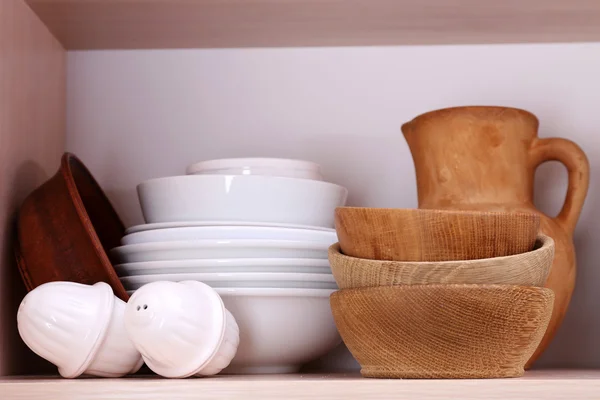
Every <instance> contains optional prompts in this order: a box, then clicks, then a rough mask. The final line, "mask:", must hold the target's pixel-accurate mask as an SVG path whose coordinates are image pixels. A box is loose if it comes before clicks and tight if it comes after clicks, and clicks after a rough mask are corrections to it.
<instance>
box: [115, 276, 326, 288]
mask: <svg viewBox="0 0 600 400" xmlns="http://www.w3.org/2000/svg"><path fill="white" fill-rule="evenodd" d="M159 281H171V282H180V281H198V282H203V283H206V284H207V285H209V286H211V287H235V288H239V287H248V288H308V289H336V288H337V285H336V283H335V279H334V278H333V275H331V274H302V273H277V272H214V273H206V274H201V273H192V274H156V275H137V276H128V277H124V278H121V283H123V286H125V289H127V290H136V289H139V288H140V287H142V286H144V285H146V284H148V283H152V282H159Z"/></svg>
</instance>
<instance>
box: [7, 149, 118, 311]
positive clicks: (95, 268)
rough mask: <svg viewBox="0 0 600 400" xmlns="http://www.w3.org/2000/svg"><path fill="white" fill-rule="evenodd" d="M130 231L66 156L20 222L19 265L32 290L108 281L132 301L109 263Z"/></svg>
mask: <svg viewBox="0 0 600 400" xmlns="http://www.w3.org/2000/svg"><path fill="white" fill-rule="evenodd" d="M124 234H125V227H124V226H123V223H122V222H121V220H120V219H119V216H118V215H117V213H116V212H115V210H114V209H113V207H112V206H111V204H110V202H109V201H108V199H107V198H106V196H105V195H104V192H103V191H102V189H101V188H100V186H98V183H96V181H95V180H94V178H93V177H92V175H91V174H90V172H89V171H88V170H87V168H86V167H85V166H84V165H83V164H82V163H81V161H79V159H77V157H75V156H74V155H72V154H69V153H65V154H64V155H63V157H62V161H61V166H60V169H59V170H58V172H57V173H56V175H54V176H53V177H52V178H50V179H49V180H48V181H47V182H46V183H44V184H43V185H42V186H40V187H39V188H37V189H36V190H35V191H33V193H31V194H30V195H29V196H28V197H27V198H26V199H25V201H24V202H23V204H22V205H21V208H20V210H19V215H18V219H17V235H18V243H16V245H15V256H16V258H17V264H18V267H19V270H20V272H21V276H22V277H23V281H24V282H25V285H26V287H27V289H28V290H32V289H34V288H35V287H37V286H39V285H41V284H43V283H46V282H52V281H72V282H79V283H85V284H94V283H96V282H106V283H108V284H110V285H111V286H112V288H113V291H114V293H115V295H116V296H117V297H119V298H121V299H122V300H124V301H127V299H128V298H129V296H128V294H127V292H126V291H125V288H124V287H123V285H122V284H121V281H120V280H119V278H118V277H117V274H116V273H115V271H114V269H113V266H112V264H111V262H110V260H109V259H108V256H107V251H108V250H109V249H111V248H113V247H116V246H119V244H120V240H121V237H122V236H123V235H124Z"/></svg>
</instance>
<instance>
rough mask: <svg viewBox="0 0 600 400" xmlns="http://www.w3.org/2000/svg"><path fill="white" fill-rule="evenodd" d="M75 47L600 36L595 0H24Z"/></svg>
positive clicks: (514, 40) (554, 39)
mask: <svg viewBox="0 0 600 400" xmlns="http://www.w3.org/2000/svg"><path fill="white" fill-rule="evenodd" d="M27 2H28V4H29V5H30V6H31V8H32V9H33V10H34V11H35V12H36V13H37V14H38V15H39V16H40V17H41V19H42V20H43V21H44V22H45V23H46V24H47V25H48V27H49V28H50V30H51V31H52V32H53V33H54V34H55V35H56V37H57V38H59V40H60V41H61V42H62V43H63V45H64V46H66V47H67V48H68V49H132V48H193V47H272V46H283V47H290V46H348V45H350V46H360V45H398V44H437V43H439V44H447V43H521V42H573V41H598V40H600V4H599V3H598V2H594V1H589V0H570V1H564V0H507V1H500V2H499V1H480V0H452V1H447V0H346V1H337V0H314V1H307V0H278V1H272V0H102V1H99V0H27Z"/></svg>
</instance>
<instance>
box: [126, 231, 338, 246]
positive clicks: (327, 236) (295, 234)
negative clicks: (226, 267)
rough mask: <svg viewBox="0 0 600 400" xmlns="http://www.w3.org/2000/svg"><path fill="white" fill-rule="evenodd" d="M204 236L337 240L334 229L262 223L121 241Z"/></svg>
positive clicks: (327, 242)
mask: <svg viewBox="0 0 600 400" xmlns="http://www.w3.org/2000/svg"><path fill="white" fill-rule="evenodd" d="M204 239H270V240H302V241H307V242H317V243H322V244H323V245H325V246H327V247H329V246H331V245H332V244H334V243H335V242H337V235H336V234H335V232H324V231H315V230H308V229H289V228H270V227H259V226H203V227H188V228H167V229H159V230H155V231H145V232H137V233H132V234H129V235H126V236H123V238H122V239H121V244H123V245H127V244H138V243H152V242H172V241H182V240H204Z"/></svg>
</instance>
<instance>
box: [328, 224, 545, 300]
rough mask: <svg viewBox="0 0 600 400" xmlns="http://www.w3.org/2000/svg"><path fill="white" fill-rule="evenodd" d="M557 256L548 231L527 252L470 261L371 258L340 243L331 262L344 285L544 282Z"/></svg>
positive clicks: (522, 283)
mask: <svg viewBox="0 0 600 400" xmlns="http://www.w3.org/2000/svg"><path fill="white" fill-rule="evenodd" d="M553 259H554V240H552V238H550V237H549V236H545V235H541V236H539V237H538V239H537V241H536V244H535V246H534V250H532V251H529V252H527V253H522V254H515V255H513V256H505V257H495V258H484V259H481V260H466V261H432V262H411V261H379V260H367V259H364V258H354V257H349V256H346V255H344V254H342V253H340V246H339V244H338V243H336V244H334V245H332V246H331V247H330V248H329V263H330V265H331V270H332V272H333V276H334V278H335V280H336V282H337V284H338V287H339V288H340V289H351V288H361V287H374V286H396V285H430V284H498V285H520V286H544V283H546V279H547V278H548V274H549V273H550V268H551V267H552V260H553Z"/></svg>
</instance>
